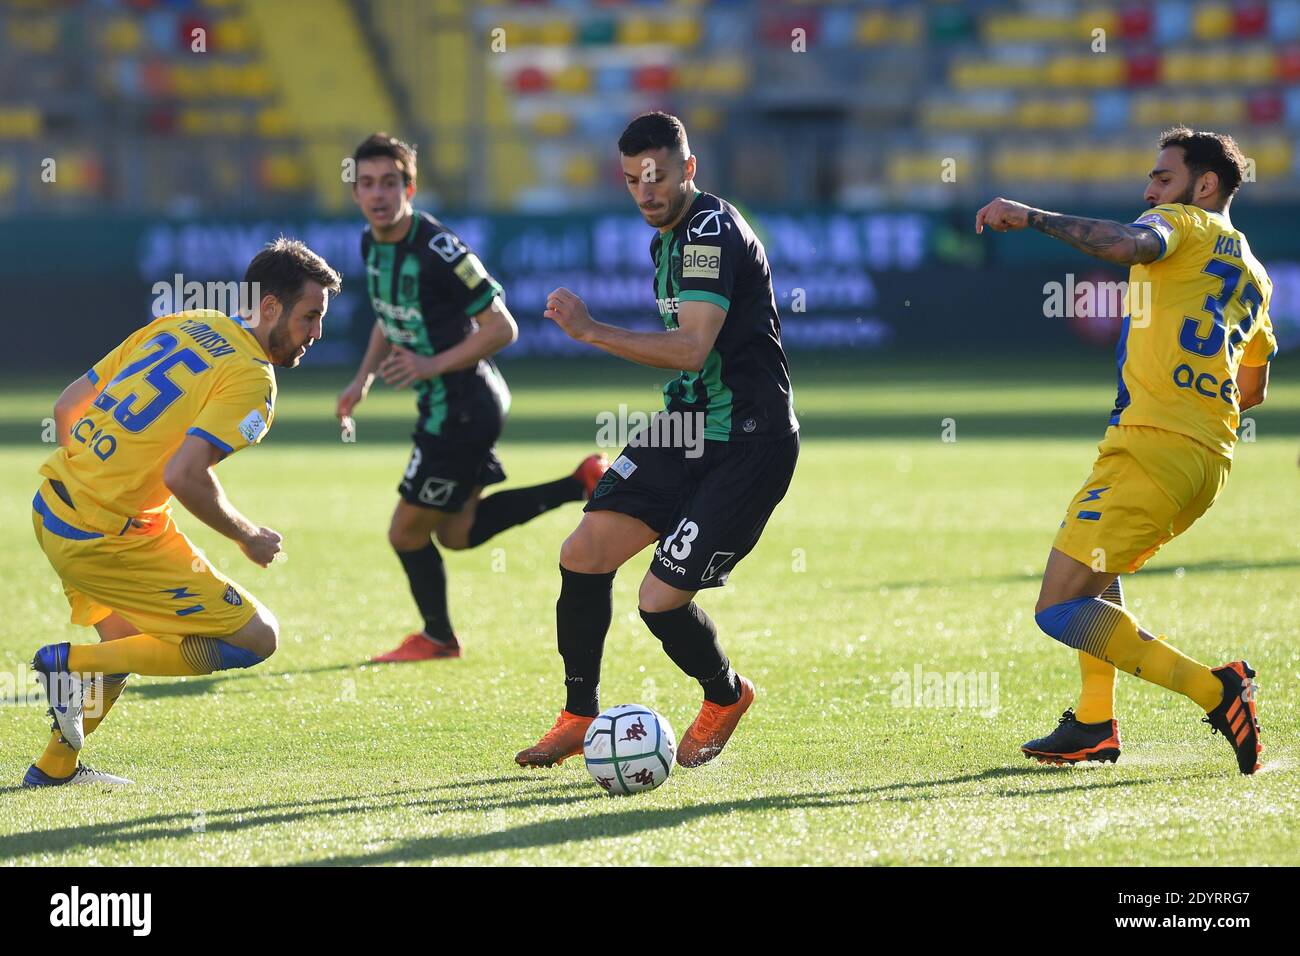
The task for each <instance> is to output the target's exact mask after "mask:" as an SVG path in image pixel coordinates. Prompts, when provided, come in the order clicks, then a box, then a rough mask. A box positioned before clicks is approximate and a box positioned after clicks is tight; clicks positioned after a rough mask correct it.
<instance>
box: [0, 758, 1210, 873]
mask: <svg viewBox="0 0 1300 956" xmlns="http://www.w3.org/2000/svg"><path fill="white" fill-rule="evenodd" d="M1034 774H1039V775H1042V776H1044V777H1047V776H1049V775H1052V774H1053V772H1052V771H1050V770H1044V769H1043V768H1037V767H993V768H989V769H986V770H982V771H979V772H977V773H967V774H961V775H958V776H953V777H947V778H942V779H938V780H917V781H900V782H897V783H889V784H881V785H879V786H865V787H852V788H848V789H842V790H831V791H825V792H808V793H793V794H776V795H769V796H762V797H752V798H748V799H736V800H722V801H717V802H712V803H698V804H693V805H691V806H687V807H677V808H671V809H667V808H665V809H649V808H647V807H646V806H645V805H644V804H638V803H634V802H626V803H624V802H621V801H620V803H622V805H621V806H619V807H618V809H616V810H614V811H613V812H610V813H602V814H582V815H580V816H576V817H566V818H564V819H559V820H545V821H540V822H536V823H527V824H523V825H520V826H513V827H507V828H505V829H502V830H498V831H494V832H491V833H474V834H453V835H441V834H434V835H427V836H417V837H410V838H404V839H401V840H399V841H397V842H396V843H394V844H392V845H389V846H386V847H385V848H383V849H380V850H376V851H374V852H365V853H351V854H346V855H342V856H335V857H331V858H330V859H328V860H316V861H309V864H310V865H315V866H360V865H375V864H385V863H402V862H420V861H426V860H427V861H436V860H444V859H454V858H457V857H466V856H473V855H475V854H479V853H489V852H496V851H501V850H522V849H534V848H539V847H547V846H557V845H561V844H567V843H581V842H583V841H586V840H595V839H605V838H610V837H622V836H629V835H633V834H640V833H646V832H649V831H655V830H663V829H668V828H671V827H676V826H680V825H683V824H688V823H692V822H694V821H696V820H702V819H706V818H710V817H716V816H721V815H725V814H729V813H772V812H776V813H781V812H785V811H790V810H824V809H834V808H840V807H852V806H858V805H861V804H862V803H863V802H865V801H866V800H867V799H876V800H884V801H890V802H902V803H911V802H915V801H924V800H936V799H945V798H952V797H955V796H960V794H954V793H952V792H951V791H950V790H949V789H948V788H951V787H953V786H955V785H960V784H965V783H976V782H980V781H988V780H999V779H1006V778H1017V779H1026V778H1028V777H1030V776H1031V775H1034ZM1207 776H1213V774H1197V775H1186V774H1184V775H1181V776H1177V777H1162V778H1158V779H1146V780H1142V779H1139V780H1131V779H1121V780H1115V779H1111V778H1110V777H1111V775H1110V774H1107V775H1106V777H1105V778H1099V779H1096V780H1086V781H1079V779H1078V777H1079V775H1078V774H1071V772H1070V771H1068V770H1062V771H1059V784H1058V785H1056V786H1045V787H1033V788H1023V789H1020V788H1014V787H1008V788H1005V789H1003V790H1000V791H999V792H998V793H996V794H989V795H988V796H993V795H995V796H997V797H999V798H1005V797H1021V796H1024V797H1038V796H1054V795H1067V794H1072V793H1078V792H1082V791H1086V790H1093V789H1109V788H1115V787H1129V788H1132V787H1142V786H1149V785H1152V784H1164V785H1167V784H1170V783H1176V782H1179V781H1184V780H1193V779H1201V778H1204V777H1207ZM518 783H526V784H528V785H529V786H528V788H527V790H526V791H524V792H515V793H507V794H498V793H492V792H488V793H481V791H482V788H484V787H488V788H495V787H498V786H503V785H510V784H518ZM21 791H22V788H19V787H6V788H0V796H7V795H11V794H16V793H18V792H21ZM448 791H453V792H451V793H448ZM435 792H437V793H438V794H439V795H438V796H433V795H432V794H434V793H435ZM395 798H402V799H395ZM609 800H610V798H608V797H606V796H605V795H604V794H603V793H601V792H599V791H598V790H596V789H595V788H594V787H593V786H591V785H590V784H589V783H588V782H587V781H586V780H580V781H575V780H564V781H561V780H556V779H555V778H553V777H552V778H545V777H536V776H530V775H528V774H526V773H524V772H520V773H518V774H508V775H504V774H503V775H500V776H494V777H484V778H480V779H476V780H467V781H451V782H448V783H443V784H436V785H431V786H428V787H415V788H406V789H400V790H392V791H388V792H385V793H378V794H364V795H357V796H338V797H322V798H319V799H316V800H300V801H285V802H283V803H275V804H263V805H256V806H245V807H232V808H218V809H213V810H206V809H204V808H194V809H193V810H190V811H188V812H178V813H166V814H155V815H152V816H147V817H137V818H133V819H126V820H118V821H113V822H110V823H100V824H80V825H75V826H66V827H55V828H52V829H35V830H30V831H26V832H22V833H13V834H8V835H4V836H0V861H5V860H11V859H15V858H18V857H22V856H26V855H30V854H36V853H60V852H66V851H85V850H88V849H94V848H97V847H105V846H110V845H114V844H136V843H147V842H149V841H154V840H168V839H172V840H175V839H186V838H188V837H190V836H193V835H194V834H195V830H194V826H195V822H196V819H197V818H196V815H195V813H196V811H197V810H199V809H203V812H204V816H203V832H204V833H209V834H223V833H239V832H241V831H247V830H253V829H257V828H262V827H271V826H277V825H282V824H292V823H301V822H304V821H308V820H321V819H331V818H343V817H347V816H355V815H358V814H367V813H383V812H391V811H392V810H394V809H404V810H410V811H412V812H419V813H421V814H423V815H428V816H437V817H440V818H443V817H445V815H446V814H448V813H466V814H482V813H485V812H486V813H490V812H493V811H512V810H514V811H517V810H524V809H531V808H554V807H565V806H574V807H576V806H577V805H580V804H587V805H595V804H602V805H609Z"/></svg>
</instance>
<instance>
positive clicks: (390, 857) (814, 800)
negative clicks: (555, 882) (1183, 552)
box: [309, 767, 1205, 866]
mask: <svg viewBox="0 0 1300 956" xmlns="http://www.w3.org/2000/svg"><path fill="white" fill-rule="evenodd" d="M1039 772H1041V771H1040V770H1039V769H1037V768H1033V767H994V768H990V769H988V770H983V771H980V772H978V773H970V774H963V775H960V776H956V777H949V778H945V779H941V780H930V781H907V782H900V783H891V784H883V785H881V786H872V787H854V788H849V789H846V790H834V791H827V792H822V793H794V794H778V795H774V796H764V797H753V798H750V799H745V800H724V801H719V802H716V803H700V804H695V805H692V806H689V807H680V808H673V809H644V808H642V807H638V806H637V805H635V804H628V805H627V809H626V810H620V811H619V812H615V813H608V814H603V815H600V816H583V817H579V818H570V819H563V820H544V821H540V822H537V823H527V824H524V825H522V826H517V827H510V828H507V829H505V830H500V831H496V832H493V833H476V834H465V835H452V836H443V835H432V836H421V837H413V838H408V839H404V840H401V841H399V842H398V843H397V844H395V845H393V846H390V847H387V848H385V849H383V850H379V851H376V852H373V853H357V854H351V855H348V856H339V857H333V858H331V859H329V860H320V861H312V862H311V864H309V865H314V866H362V865H374V864H384V863H403V862H418V861H421V860H429V861H436V860H443V859H450V858H455V857H465V856H473V855H475V854H479V853H490V852H497V851H501V850H522V849H536V848H538V847H546V846H557V845H561V844H569V843H581V842H583V841H585V840H596V839H608V838H611V837H614V838H616V837H623V836H630V835H634V834H641V833H646V832H648V831H653V830H662V829H667V828H671V827H676V826H680V825H682V824H687V823H691V822H694V821H696V820H701V819H705V818H708V817H715V816H719V815H724V814H729V813H754V812H761V813H770V812H778V813H779V812H784V811H788V810H821V809H833V808H838V807H852V806H859V805H861V804H862V803H863V802H864V800H865V799H866V798H876V799H881V800H887V801H895V802H913V801H917V800H934V799H941V798H945V797H948V796H951V794H948V793H945V792H943V790H942V788H945V787H949V786H952V785H954V784H963V783H972V782H978V781H981V780H995V779H999V778H1004V777H1019V778H1023V777H1027V776H1029V775H1030V774H1034V773H1039ZM1200 776H1205V775H1200ZM1196 778H1197V777H1195V776H1186V775H1185V776H1181V777H1176V778H1169V779H1153V780H1097V781H1088V782H1086V783H1075V782H1072V781H1070V780H1068V779H1066V778H1063V781H1064V782H1063V785H1061V786H1056V787H1047V788H1037V789H1026V790H1005V791H1002V792H1001V793H999V794H998V796H999V797H1007V796H1022V795H1023V796H1043V795H1059V794H1064V793H1074V792H1078V791H1083V790H1090V789H1095V788H1110V787H1120V786H1124V787H1138V786H1146V785H1150V784H1168V783H1172V782H1176V781H1177V780H1190V779H1196ZM899 791H910V792H907V793H900V792H899ZM608 799H609V798H608V797H605V796H604V795H603V794H593V795H590V796H584V795H572V796H565V795H557V796H553V797H548V798H545V799H542V800H522V801H519V800H495V801H494V800H489V801H485V802H484V803H483V804H481V805H475V806H474V807H473V809H475V810H494V809H510V808H514V807H517V806H521V805H522V806H536V805H561V804H569V803H579V802H590V801H593V800H595V801H600V802H602V803H603V802H605V801H606V800H608ZM435 803H436V804H439V805H438V806H431V805H430V804H427V803H421V804H420V806H421V807H424V808H427V809H429V810H431V811H434V812H445V810H446V809H447V808H446V807H445V806H442V805H441V804H445V803H446V801H436V802H435ZM452 803H455V801H452ZM462 809H470V808H468V807H462Z"/></svg>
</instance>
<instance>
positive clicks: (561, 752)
mask: <svg viewBox="0 0 1300 956" xmlns="http://www.w3.org/2000/svg"><path fill="white" fill-rule="evenodd" d="M595 719H596V718H595V717H583V716H581V715H580V714H571V713H569V712H568V711H567V710H562V711H560V716H559V717H557V718H555V726H553V727H552V728H551V729H550V730H548V731H547V732H546V733H544V734H543V735H542V739H541V740H539V741H537V743H535V744H533V745H532V746H531V747H529V748H527V749H525V750H521V751H519V753H517V754H515V763H517V764H519V766H521V767H554V766H555V765H556V764H562V763H564V761H565V760H566V759H567V758H569V757H573V756H575V755H577V754H580V753H582V740H583V738H584V737H585V736H586V735H587V728H588V727H589V726H591V722H592V721H593V720H595Z"/></svg>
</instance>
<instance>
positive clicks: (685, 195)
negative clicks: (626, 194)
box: [641, 189, 691, 229]
mask: <svg viewBox="0 0 1300 956" xmlns="http://www.w3.org/2000/svg"><path fill="white" fill-rule="evenodd" d="M690 198H691V194H690V192H689V191H687V190H685V189H683V190H682V191H681V192H680V193H678V194H677V196H676V197H675V198H674V200H673V201H671V202H669V203H668V208H667V209H665V210H664V211H663V212H661V213H658V214H656V213H647V212H646V211H645V210H644V209H643V210H641V216H642V218H644V219H645V221H646V223H647V224H648V225H651V226H654V227H655V228H656V229H660V228H662V227H664V226H666V225H668V223H670V222H672V221H673V220H674V219H676V218H677V217H678V216H680V215H681V214H682V210H683V209H685V208H686V203H687V201H689V200H690Z"/></svg>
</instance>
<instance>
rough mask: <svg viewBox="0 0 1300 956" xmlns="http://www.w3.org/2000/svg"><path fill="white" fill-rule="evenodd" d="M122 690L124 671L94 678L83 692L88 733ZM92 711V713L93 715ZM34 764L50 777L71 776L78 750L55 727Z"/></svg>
mask: <svg viewBox="0 0 1300 956" xmlns="http://www.w3.org/2000/svg"><path fill="white" fill-rule="evenodd" d="M124 690H126V675H125V674H108V675H106V676H105V677H104V679H103V680H96V681H95V683H94V686H93V687H92V688H91V689H90V691H89V692H88V694H87V696H86V707H85V709H86V717H85V718H84V721H83V723H84V726H85V733H86V734H87V736H89V734H90V732H91V731H92V730H94V729H95V728H96V727H98V726H99V725H100V724H101V723H103V721H104V718H105V717H107V716H108V712H109V711H110V710H112V709H113V705H114V704H115V703H117V699H118V698H119V697H121V696H122V691H124ZM91 714H94V715H95V716H93V717H92V716H90V715H91ZM36 766H37V767H39V768H40V769H41V770H42V771H44V772H45V773H47V774H49V775H50V776H51V777H60V778H61V777H70V776H71V775H72V772H73V771H74V770H76V769H77V751H75V750H73V749H72V748H71V747H69V746H68V745H67V744H65V743H64V742H63V736H62V735H61V734H60V733H59V732H58V731H57V730H56V731H54V732H53V733H52V734H50V742H49V743H48V744H46V745H45V752H44V753H43V754H41V755H40V757H39V758H37V760H36Z"/></svg>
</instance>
